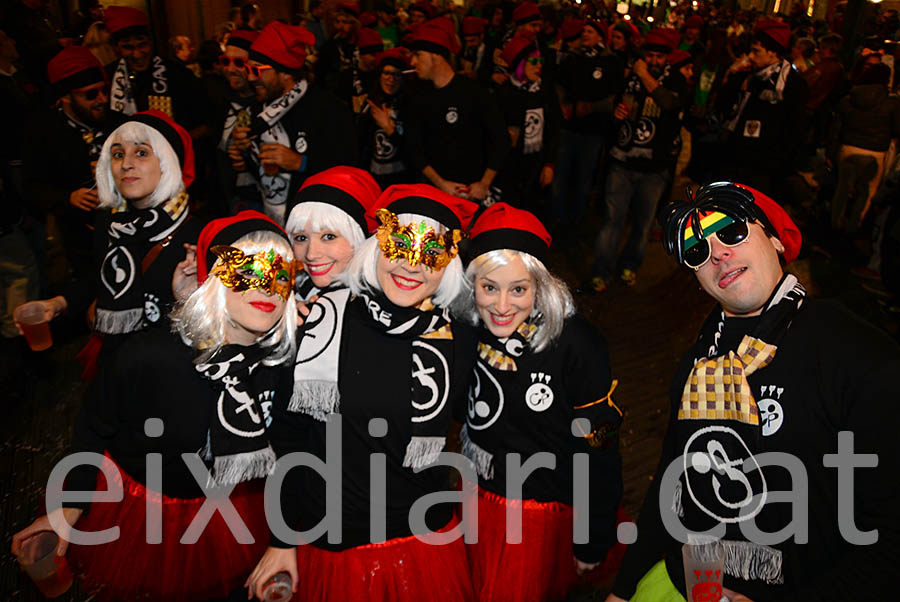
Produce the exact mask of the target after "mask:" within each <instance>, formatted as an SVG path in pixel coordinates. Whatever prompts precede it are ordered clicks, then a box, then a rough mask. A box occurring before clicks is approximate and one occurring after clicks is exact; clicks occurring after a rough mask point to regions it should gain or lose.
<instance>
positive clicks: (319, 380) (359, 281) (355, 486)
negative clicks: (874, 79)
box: [248, 184, 477, 602]
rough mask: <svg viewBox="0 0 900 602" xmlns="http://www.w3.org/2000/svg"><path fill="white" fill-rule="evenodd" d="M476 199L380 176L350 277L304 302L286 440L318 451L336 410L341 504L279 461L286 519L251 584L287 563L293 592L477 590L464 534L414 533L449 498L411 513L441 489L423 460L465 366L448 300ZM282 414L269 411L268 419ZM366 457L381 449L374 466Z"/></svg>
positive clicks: (387, 596)
mask: <svg viewBox="0 0 900 602" xmlns="http://www.w3.org/2000/svg"><path fill="white" fill-rule="evenodd" d="M476 209H477V205H475V204H474V203H471V202H469V201H466V200H463V199H459V198H457V197H453V196H450V195H447V194H445V193H443V192H441V191H439V190H438V189H436V188H434V187H432V186H427V185H424V184H417V185H408V186H402V185H397V186H391V187H389V188H388V189H387V190H385V191H384V193H382V195H381V197H380V198H379V199H378V202H377V203H376V205H375V207H374V208H373V209H372V210H370V212H369V216H370V217H371V218H373V219H377V222H378V228H377V232H376V234H375V236H373V237H371V238H369V239H368V240H367V241H366V242H365V243H364V244H363V245H362V246H361V247H360V248H359V249H358V250H357V252H356V254H355V255H354V256H353V259H352V260H351V262H350V264H349V266H348V267H347V270H346V272H345V275H346V277H347V282H348V284H349V286H348V288H344V289H337V290H331V291H327V292H325V293H323V294H322V295H321V296H320V297H319V299H318V300H317V301H316V302H315V303H314V304H313V305H312V306H311V307H310V313H309V316H308V318H307V320H306V321H305V323H304V325H303V327H302V328H301V330H300V334H299V335H298V337H299V338H298V340H299V343H298V352H297V364H296V368H295V372H294V392H293V396H292V398H291V403H290V405H289V407H288V411H289V412H293V413H299V414H301V415H302V416H304V417H305V419H306V421H307V422H308V423H309V424H308V427H307V429H306V431H305V433H306V434H305V436H304V437H294V449H293V450H291V451H306V452H309V453H311V454H313V455H314V456H316V457H318V458H321V459H322V460H325V459H326V428H327V427H326V417H327V416H328V415H329V414H331V413H339V414H340V419H341V441H342V443H341V445H342V450H341V451H342V452H343V453H342V456H341V458H342V459H341V467H340V473H339V475H338V476H337V479H338V483H337V485H339V486H341V487H342V490H341V492H342V493H341V504H340V509H338V508H337V507H336V506H335V505H334V504H332V503H331V502H330V499H331V498H330V496H329V495H327V493H326V489H327V488H326V486H325V482H324V481H323V480H322V479H321V478H320V477H319V476H318V475H316V474H315V473H313V472H312V471H306V472H302V471H301V470H297V469H295V470H292V471H291V472H290V473H288V476H287V477H286V479H285V482H284V483H283V485H282V512H283V513H284V521H285V525H284V526H286V527H287V528H288V529H290V531H286V530H283V529H277V530H275V531H273V538H272V547H270V548H269V549H268V550H267V551H266V554H265V556H264V557H263V559H262V560H261V561H260V563H259V565H257V567H256V569H255V570H254V572H253V574H252V575H251V577H250V579H249V580H248V585H249V587H250V588H251V592H254V593H256V595H257V596H259V597H262V588H263V585H264V584H265V582H266V580H267V579H268V578H269V577H271V576H272V575H274V574H275V573H277V572H279V571H288V572H289V573H290V574H291V576H292V578H293V582H294V588H295V591H298V592H299V599H301V600H384V601H387V600H395V601H400V602H405V601H409V602H412V601H416V602H420V601H429V600H434V601H437V600H449V601H458V600H472V599H473V596H472V591H471V585H470V580H469V574H468V568H467V566H466V559H465V550H464V548H463V544H462V541H461V539H460V538H458V537H457V538H455V539H454V541H453V542H452V543H448V544H446V545H429V544H428V543H425V542H423V541H420V539H419V538H418V537H423V538H425V539H428V537H429V535H428V532H429V531H431V532H438V531H442V530H453V531H455V530H454V527H455V526H456V522H455V520H454V518H453V505H452V504H449V503H445V504H435V505H434V506H433V507H431V508H430V509H429V511H428V512H427V513H424V517H423V518H424V524H423V523H419V524H418V526H417V527H411V526H410V524H411V521H410V514H411V510H413V512H412V514H413V515H415V514H416V511H414V510H415V509H414V505H415V502H416V500H419V499H421V498H423V497H424V496H427V495H429V494H434V493H435V492H439V491H443V490H446V489H448V488H449V486H448V483H449V471H448V468H447V467H446V466H432V465H433V464H434V463H435V462H436V461H437V459H438V456H439V454H440V452H441V451H442V450H443V448H444V444H445V440H446V435H447V432H448V428H449V426H450V419H451V413H452V408H453V407H454V406H455V405H457V404H460V405H461V404H462V403H464V401H463V397H462V396H463V395H464V394H465V386H464V383H465V380H466V379H467V378H468V374H469V373H470V372H471V365H472V364H471V362H472V359H473V353H474V339H472V337H471V336H470V337H469V338H468V343H466V342H465V340H466V339H463V338H462V337H461V336H460V332H459V330H458V328H457V324H456V323H451V319H450V313H449V311H448V307H449V306H450V304H451V303H453V302H454V300H455V299H457V297H459V296H460V295H465V294H467V292H468V291H467V287H466V284H465V279H464V276H463V271H462V264H461V263H460V259H459V257H458V256H457V244H458V243H459V241H460V239H461V238H462V237H463V231H464V229H465V228H466V226H467V225H468V222H469V221H470V220H471V217H472V215H473V214H474V213H475V210H476ZM470 330H471V329H470ZM333 419H334V417H333V416H332V418H331V419H330V420H329V422H330V421H331V420H333ZM285 424H288V422H287V421H286V420H281V418H280V416H277V415H276V419H275V429H276V430H278V429H279V428H280V427H281V426H283V425H285ZM330 436H332V435H330ZM279 439H280V440H285V439H287V437H279ZM327 457H328V459H329V461H334V458H333V457H332V455H331V452H329V453H328V454H327ZM370 458H381V460H380V462H381V464H380V466H381V468H377V469H376V470H375V472H373V473H372V476H371V478H370V473H369V471H370ZM331 486H332V487H334V486H336V485H335V484H334V483H332V484H331ZM383 487H386V491H387V492H389V493H388V494H387V495H385V494H384V491H385V489H384V488H383ZM379 492H381V493H379ZM418 506H421V503H420V504H419V505H418ZM329 508H332V509H331V510H329ZM332 513H335V516H333V517H331V515H332ZM326 515H328V516H329V517H331V518H333V520H338V519H340V521H341V530H342V538H341V539H340V541H337V542H335V541H331V540H330V538H329V536H328V534H325V533H320V534H317V535H310V534H309V533H308V532H309V530H310V529H311V528H313V527H314V526H315V525H317V524H319V523H320V521H322V520H323V519H324V517H326ZM413 524H415V521H413ZM296 530H300V531H304V532H307V534H306V536H303V534H302V533H297V532H296ZM442 535H448V536H449V535H453V533H447V534H442ZM301 542H302V543H304V545H298V544H299V543H301ZM298 567H300V572H299V573H298ZM301 575H302V576H301Z"/></svg>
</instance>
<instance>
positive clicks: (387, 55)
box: [378, 47, 409, 71]
mask: <svg viewBox="0 0 900 602" xmlns="http://www.w3.org/2000/svg"><path fill="white" fill-rule="evenodd" d="M382 65H393V66H394V67H396V68H397V69H400V70H401V71H404V70H406V69H408V68H409V50H407V49H406V48H403V47H398V48H390V49H388V50H385V51H384V52H382V53H381V54H379V55H378V66H379V67H381V66H382Z"/></svg>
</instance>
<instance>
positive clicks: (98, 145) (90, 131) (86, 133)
mask: <svg viewBox="0 0 900 602" xmlns="http://www.w3.org/2000/svg"><path fill="white" fill-rule="evenodd" d="M59 112H60V113H62V115H63V117H65V119H66V125H68V126H69V127H70V128H72V129H73V130H75V131H76V132H78V134H79V135H80V136H81V139H82V140H84V143H85V144H86V145H87V147H88V154H89V155H90V158H91V164H96V162H97V160H98V159H99V158H100V150H101V149H102V148H103V140H104V133H103V131H102V130H98V129H95V128H92V127H90V126H89V125H86V124H84V123H82V122H81V121H80V120H79V119H76V118H74V117H72V116H71V115H69V114H68V113H66V112H65V111H64V110H62V108H60V109H59Z"/></svg>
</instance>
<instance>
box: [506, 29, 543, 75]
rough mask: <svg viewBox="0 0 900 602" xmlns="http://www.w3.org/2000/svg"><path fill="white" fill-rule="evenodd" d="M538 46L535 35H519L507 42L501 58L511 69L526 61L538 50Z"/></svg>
mask: <svg viewBox="0 0 900 602" xmlns="http://www.w3.org/2000/svg"><path fill="white" fill-rule="evenodd" d="M537 50H538V46H537V44H536V43H535V41H534V37H533V36H524V35H517V36H513V38H512V39H511V40H510V41H509V42H507V44H506V46H504V47H503V52H501V53H500V58H501V59H503V62H504V63H506V65H507V66H508V67H509V68H510V69H515V68H516V67H518V66H519V63H521V62H522V61H524V60H525V59H526V58H528V56H529V55H530V54H531V53H533V52H536V51H537Z"/></svg>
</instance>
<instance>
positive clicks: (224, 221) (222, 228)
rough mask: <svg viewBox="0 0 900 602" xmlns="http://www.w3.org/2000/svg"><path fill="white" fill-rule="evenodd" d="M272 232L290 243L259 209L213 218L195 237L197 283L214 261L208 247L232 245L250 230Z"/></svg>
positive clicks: (281, 231) (276, 225)
mask: <svg viewBox="0 0 900 602" xmlns="http://www.w3.org/2000/svg"><path fill="white" fill-rule="evenodd" d="M260 230H263V231H266V232H273V233H275V234H278V235H279V236H282V237H284V240H285V241H287V242H288V244H290V240H291V239H290V238H288V235H287V233H286V232H285V231H284V230H283V229H282V228H281V226H279V225H278V224H276V223H275V222H274V221H272V219H271V218H270V217H269V216H267V215H265V214H263V213H260V212H259V211H253V210H252V209H248V210H246V211H241V212H240V213H238V214H237V215H232V216H231V217H223V218H220V219H214V220H213V221H211V222H209V223H208V224H206V226H205V227H204V228H203V230H201V231H200V237H199V238H198V239H197V284H203V283H204V282H205V281H206V278H207V277H208V276H209V270H210V268H212V266H213V265H215V263H216V259H217V257H216V254H215V253H213V252H212V251H211V250H210V249H212V248H213V247H215V246H218V245H232V244H234V242H235V241H237V240H238V239H240V238H241V237H243V236H246V235H247V234H250V233H251V232H259V231H260Z"/></svg>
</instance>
